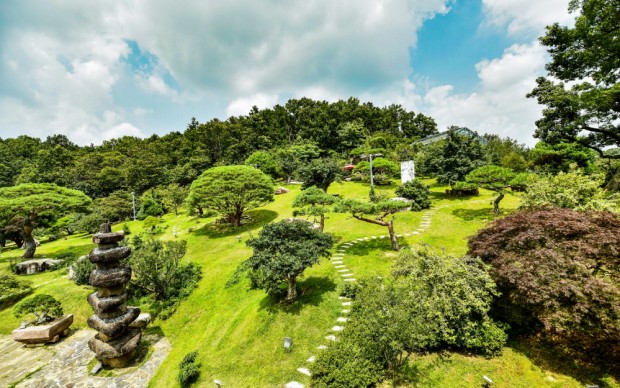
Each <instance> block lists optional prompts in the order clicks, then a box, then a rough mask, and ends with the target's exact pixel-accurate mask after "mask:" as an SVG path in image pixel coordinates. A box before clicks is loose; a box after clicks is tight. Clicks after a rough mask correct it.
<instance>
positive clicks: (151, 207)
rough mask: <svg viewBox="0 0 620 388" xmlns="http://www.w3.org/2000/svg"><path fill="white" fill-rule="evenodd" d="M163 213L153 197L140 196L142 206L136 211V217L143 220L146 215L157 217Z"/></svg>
mask: <svg viewBox="0 0 620 388" xmlns="http://www.w3.org/2000/svg"><path fill="white" fill-rule="evenodd" d="M163 214H164V209H163V208H162V206H161V204H160V203H159V202H157V201H156V200H155V199H153V198H150V197H146V198H142V206H141V207H140V211H138V215H137V216H138V219H140V220H143V219H145V218H147V217H159V216H162V215H163Z"/></svg>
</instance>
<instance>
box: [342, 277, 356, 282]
mask: <svg viewBox="0 0 620 388" xmlns="http://www.w3.org/2000/svg"><path fill="white" fill-rule="evenodd" d="M344 281H345V282H354V281H355V279H353V278H346V279H344Z"/></svg>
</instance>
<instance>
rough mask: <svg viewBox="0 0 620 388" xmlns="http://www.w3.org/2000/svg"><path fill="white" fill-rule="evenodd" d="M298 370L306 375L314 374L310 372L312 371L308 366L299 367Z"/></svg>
mask: <svg viewBox="0 0 620 388" xmlns="http://www.w3.org/2000/svg"><path fill="white" fill-rule="evenodd" d="M297 372H299V373H303V374H305V375H306V376H311V375H312V374H311V373H310V371H309V370H308V368H297Z"/></svg>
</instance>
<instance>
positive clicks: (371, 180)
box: [368, 154, 383, 189]
mask: <svg viewBox="0 0 620 388" xmlns="http://www.w3.org/2000/svg"><path fill="white" fill-rule="evenodd" d="M373 156H383V154H369V155H368V157H369V159H370V188H371V189H374V188H375V180H374V177H373V175H372V157H373Z"/></svg>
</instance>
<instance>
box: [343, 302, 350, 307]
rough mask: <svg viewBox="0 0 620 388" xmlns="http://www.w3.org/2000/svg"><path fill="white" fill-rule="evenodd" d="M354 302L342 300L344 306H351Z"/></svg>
mask: <svg viewBox="0 0 620 388" xmlns="http://www.w3.org/2000/svg"><path fill="white" fill-rule="evenodd" d="M352 304H353V302H342V305H343V306H351V305H352Z"/></svg>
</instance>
